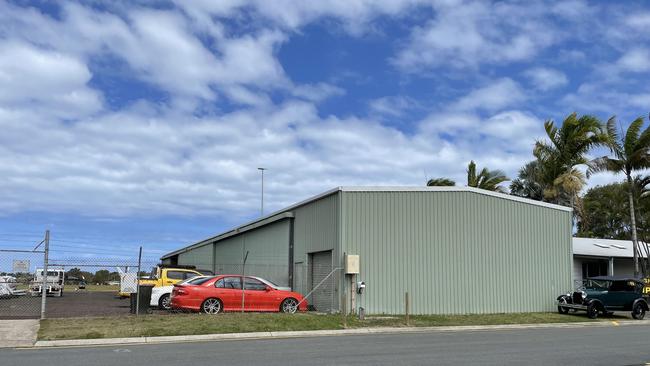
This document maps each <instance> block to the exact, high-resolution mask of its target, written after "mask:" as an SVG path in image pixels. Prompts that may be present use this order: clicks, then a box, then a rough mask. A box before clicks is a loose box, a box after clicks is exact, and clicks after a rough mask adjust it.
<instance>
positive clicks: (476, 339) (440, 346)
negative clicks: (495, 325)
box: [0, 326, 650, 366]
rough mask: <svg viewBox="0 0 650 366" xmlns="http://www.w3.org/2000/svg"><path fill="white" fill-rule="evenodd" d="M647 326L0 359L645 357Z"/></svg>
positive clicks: (529, 361)
mask: <svg viewBox="0 0 650 366" xmlns="http://www.w3.org/2000/svg"><path fill="white" fill-rule="evenodd" d="M649 339H650V327H648V326H625V327H623V326H621V327H597V328H590V327H589V328H564V329H557V328H556V329H526V330H497V331H473V332H468V331H462V332H453V333H442V332H432V333H418V334H383V335H363V336H337V337H313V338H294V339H268V340H242V341H222V342H203V343H179V344H163V345H142V346H111V347H89V348H59V349H40V350H34V349H30V350H0V364H1V365H14V366H23V365H29V366H32V365H48V366H55V365H62V366H64V365H65V366H94V365H112V366H114V365H156V366H166V365H283V366H287V365H607V366H616V365H620V366H623V365H645V364H646V362H650V346H649V344H650V342H649Z"/></svg>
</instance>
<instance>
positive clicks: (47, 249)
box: [41, 230, 50, 319]
mask: <svg viewBox="0 0 650 366" xmlns="http://www.w3.org/2000/svg"><path fill="white" fill-rule="evenodd" d="M44 242H45V256H44V258H43V279H42V282H41V319H45V303H46V301H47V300H46V299H47V261H48V256H49V252H50V230H45V240H44Z"/></svg>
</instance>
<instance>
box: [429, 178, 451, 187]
mask: <svg viewBox="0 0 650 366" xmlns="http://www.w3.org/2000/svg"><path fill="white" fill-rule="evenodd" d="M455 185H456V182H454V181H453V180H451V179H449V178H431V179H429V181H428V182H427V186H428V187H445V186H455Z"/></svg>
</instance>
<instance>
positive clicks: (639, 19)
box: [625, 11, 650, 31]
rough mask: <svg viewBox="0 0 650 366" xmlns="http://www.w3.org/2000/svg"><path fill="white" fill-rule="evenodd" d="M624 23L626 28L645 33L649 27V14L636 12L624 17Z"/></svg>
mask: <svg viewBox="0 0 650 366" xmlns="http://www.w3.org/2000/svg"><path fill="white" fill-rule="evenodd" d="M625 23H627V25H628V26H630V27H633V28H636V29H637V30H640V31H646V30H647V29H648V27H650V12H647V11H646V12H638V13H635V14H630V15H628V16H627V17H626V19H625Z"/></svg>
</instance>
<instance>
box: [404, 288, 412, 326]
mask: <svg viewBox="0 0 650 366" xmlns="http://www.w3.org/2000/svg"><path fill="white" fill-rule="evenodd" d="M404 305H405V308H406V326H407V327H408V326H410V325H411V319H410V317H409V293H408V291H407V292H406V293H405V294H404Z"/></svg>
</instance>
